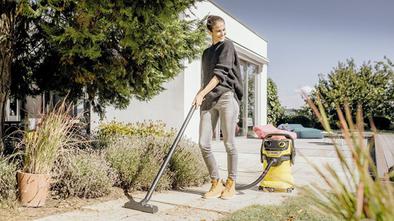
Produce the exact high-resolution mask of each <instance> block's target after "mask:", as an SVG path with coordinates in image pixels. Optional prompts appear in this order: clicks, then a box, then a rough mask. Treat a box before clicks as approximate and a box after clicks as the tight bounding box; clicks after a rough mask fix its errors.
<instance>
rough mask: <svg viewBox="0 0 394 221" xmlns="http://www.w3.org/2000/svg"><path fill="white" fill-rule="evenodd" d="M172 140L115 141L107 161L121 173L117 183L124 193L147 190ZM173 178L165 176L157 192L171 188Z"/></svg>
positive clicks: (131, 139) (132, 137) (147, 137)
mask: <svg viewBox="0 0 394 221" xmlns="http://www.w3.org/2000/svg"><path fill="white" fill-rule="evenodd" d="M168 139H169V138H166V137H155V136H145V137H140V136H129V137H118V139H112V140H111V141H110V142H109V145H108V148H107V150H106V159H107V161H108V162H109V163H110V165H111V167H112V168H113V169H114V170H115V172H116V173H117V177H118V178H119V180H118V182H117V184H119V186H120V187H121V188H123V189H124V190H130V189H132V190H147V189H148V188H149V187H150V184H151V183H152V181H153V179H154V177H155V176H156V174H157V172H158V171H159V168H160V166H161V163H162V162H163V158H164V156H165V151H166V150H167V149H168V144H169V142H168ZM170 177H171V176H170V174H169V173H166V174H164V175H163V177H161V179H160V182H159V183H158V186H157V189H158V190H162V189H168V188H169V187H170V184H171V182H170V181H171V178H170Z"/></svg>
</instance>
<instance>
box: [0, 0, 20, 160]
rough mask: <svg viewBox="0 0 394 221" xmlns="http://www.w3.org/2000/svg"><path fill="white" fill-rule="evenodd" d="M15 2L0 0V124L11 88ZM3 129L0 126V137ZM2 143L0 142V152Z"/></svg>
mask: <svg viewBox="0 0 394 221" xmlns="http://www.w3.org/2000/svg"><path fill="white" fill-rule="evenodd" d="M16 4H17V2H16V1H14V0H1V1H0V8H1V9H0V10H1V11H0V79H1V80H0V124H1V125H3V124H4V111H5V103H6V101H7V98H8V95H9V94H10V88H11V63H12V57H13V53H12V52H13V51H12V44H13V41H12V39H13V34H14V25H15V14H16ZM2 137H3V130H2V127H0V138H2ZM2 149H3V143H2V142H0V153H1V152H2Z"/></svg>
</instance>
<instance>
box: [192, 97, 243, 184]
mask: <svg viewBox="0 0 394 221" xmlns="http://www.w3.org/2000/svg"><path fill="white" fill-rule="evenodd" d="M238 114H239V106H238V102H237V101H236V100H235V98H234V93H233V92H232V91H228V92H226V93H224V94H223V95H221V97H220V98H219V100H218V102H217V103H216V104H215V105H214V106H213V107H212V108H211V109H210V110H206V111H201V113H200V131H199V132H200V138H199V146H200V149H201V153H202V156H203V158H204V161H205V164H206V165H207V167H208V171H209V175H210V176H211V179H219V171H218V167H217V163H216V160H215V157H214V156H213V153H212V148H211V140H212V134H213V133H212V132H213V131H214V129H215V126H216V124H217V122H218V119H219V117H220V128H221V129H222V134H223V142H224V145H225V147H226V152H227V170H228V177H230V178H231V179H233V180H236V177H237V163H238V153H237V149H236V148H235V126H236V123H237V120H238Z"/></svg>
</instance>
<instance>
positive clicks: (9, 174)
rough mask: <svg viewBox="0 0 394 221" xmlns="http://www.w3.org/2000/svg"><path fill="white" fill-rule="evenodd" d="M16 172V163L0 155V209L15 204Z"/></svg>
mask: <svg viewBox="0 0 394 221" xmlns="http://www.w3.org/2000/svg"><path fill="white" fill-rule="evenodd" d="M16 170H17V164H16V163H14V162H11V161H9V159H8V158H5V157H3V156H1V155H0V208H2V207H9V206H12V205H13V203H15V202H16V192H17V186H16Z"/></svg>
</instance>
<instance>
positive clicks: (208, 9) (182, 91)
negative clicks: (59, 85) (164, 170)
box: [91, 1, 268, 141]
mask: <svg viewBox="0 0 394 221" xmlns="http://www.w3.org/2000/svg"><path fill="white" fill-rule="evenodd" d="M191 11H192V12H193V14H194V15H193V14H191V13H190V11H188V12H187V13H189V15H190V16H191V18H198V19H202V18H203V17H205V16H206V15H219V16H221V17H223V18H224V20H225V22H226V29H227V38H229V39H230V40H232V41H234V43H235V45H236V49H237V50H238V51H239V52H240V53H239V55H240V57H241V58H244V59H245V60H249V61H250V60H252V61H254V62H255V63H256V64H257V65H259V67H260V69H259V70H260V72H261V73H260V76H258V80H257V84H258V85H259V89H258V90H257V93H258V96H259V97H260V98H261V99H260V101H258V102H257V103H258V107H257V109H258V110H259V113H257V114H256V120H257V121H256V123H257V124H265V123H266V80H267V71H266V70H267V68H266V64H267V62H268V60H267V59H266V57H267V42H266V41H265V40H264V39H262V38H261V37H259V36H257V35H256V34H255V33H254V32H252V31H251V30H250V29H248V28H247V27H245V26H244V25H243V24H241V23H239V22H238V21H237V20H235V19H234V18H233V17H231V16H230V15H229V14H227V13H225V12H224V11H222V10H221V9H220V8H218V7H217V6H216V5H215V4H213V3H212V2H210V1H205V2H198V3H196V8H194V9H191ZM194 16H196V17H194ZM184 65H185V66H186V68H185V69H184V71H183V72H182V73H180V74H179V75H178V76H177V77H176V78H175V79H174V80H171V81H170V82H168V83H166V84H165V85H164V87H165V88H166V89H167V90H165V91H164V92H162V93H161V94H159V95H158V96H156V97H154V98H153V99H152V100H151V101H149V102H139V101H132V102H131V104H130V106H129V107H128V108H127V109H125V110H116V109H114V108H112V107H111V108H108V109H107V114H106V117H105V121H111V120H116V121H122V122H138V121H144V120H149V119H152V120H161V121H164V122H165V123H166V124H167V125H168V126H170V127H174V128H179V127H180V126H181V124H182V121H183V120H184V118H185V117H186V115H187V113H188V111H189V109H190V107H191V103H192V101H193V98H194V96H195V94H196V92H197V91H198V90H199V88H200V82H201V60H200V58H198V59H196V60H194V61H192V62H191V63H189V62H188V61H186V60H185V61H184ZM91 123H92V129H94V128H96V127H97V125H98V123H99V118H98V116H97V115H96V114H92V119H91ZM198 127H199V110H198V111H196V113H195V114H194V116H193V118H192V119H191V120H190V123H189V126H188V127H187V129H186V131H185V136H187V137H189V138H191V139H192V140H194V141H197V139H198Z"/></svg>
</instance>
